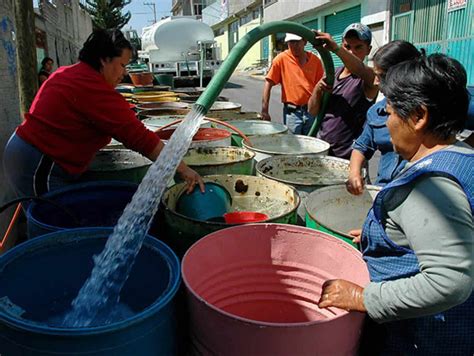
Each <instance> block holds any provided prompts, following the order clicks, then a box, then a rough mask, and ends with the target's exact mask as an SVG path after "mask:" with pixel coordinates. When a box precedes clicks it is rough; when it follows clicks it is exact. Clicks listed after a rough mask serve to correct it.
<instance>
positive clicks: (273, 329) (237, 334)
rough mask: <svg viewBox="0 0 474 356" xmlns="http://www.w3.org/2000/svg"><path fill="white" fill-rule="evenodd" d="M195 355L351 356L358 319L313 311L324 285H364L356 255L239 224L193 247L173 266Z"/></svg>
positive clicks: (318, 239) (325, 242)
mask: <svg viewBox="0 0 474 356" xmlns="http://www.w3.org/2000/svg"><path fill="white" fill-rule="evenodd" d="M181 270H182V276H183V281H184V283H185V286H186V289H187V292H188V293H187V299H188V305H189V315H190V319H191V322H190V325H191V335H192V344H193V347H194V349H195V350H196V354H200V355H210V354H212V355H226V356H240V355H273V356H280V355H281V356H286V355H298V356H305V355H308V356H313V355H355V354H356V353H357V349H358V343H359V337H360V334H361V331H362V325H363V322H364V318H365V315H364V314H363V313H358V312H347V311H345V310H342V309H338V308H327V309H320V308H319V307H318V300H319V298H320V296H321V287H322V285H323V283H324V282H325V281H327V280H329V279H338V278H341V279H346V280H349V281H351V282H353V283H356V284H358V285H360V286H363V287H365V286H366V285H367V284H368V283H369V274H368V271H367V266H366V264H365V262H364V260H363V259H362V255H361V253H360V252H359V251H357V250H356V249H355V248H353V247H351V246H349V245H348V244H347V243H345V242H343V241H341V240H339V239H337V238H335V237H333V236H330V235H328V234H325V233H322V232H320V231H315V230H311V229H308V228H304V227H300V226H293V225H285V224H246V225H239V226H234V227H230V228H227V229H224V230H219V231H217V232H214V233H212V234H209V235H207V236H205V237H204V238H202V239H200V240H199V241H197V242H196V243H195V244H194V245H193V246H191V248H190V249H189V250H188V251H187V252H186V254H185V256H184V258H183V261H182V264H181Z"/></svg>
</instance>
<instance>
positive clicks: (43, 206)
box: [26, 181, 157, 238]
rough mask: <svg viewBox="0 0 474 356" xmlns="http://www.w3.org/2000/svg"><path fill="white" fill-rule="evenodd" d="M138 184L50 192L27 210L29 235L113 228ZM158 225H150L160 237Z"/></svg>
mask: <svg viewBox="0 0 474 356" xmlns="http://www.w3.org/2000/svg"><path fill="white" fill-rule="evenodd" d="M137 187H138V185H137V184H135V183H129V182H120V181H110V182H108V181H103V182H89V183H80V184H75V185H71V186H69V187H66V188H63V189H58V190H55V191H52V192H49V193H47V194H45V195H43V196H42V198H45V199H48V200H51V201H53V202H55V203H56V204H58V205H60V206H61V207H63V208H64V209H61V208H60V207H58V205H52V204H49V203H47V202H44V201H33V202H32V203H31V204H30V205H29V206H28V210H27V212H26V218H27V229H28V238H33V237H36V236H40V235H44V234H48V233H50V232H54V231H59V230H63V229H72V228H79V227H113V226H115V225H116V223H117V221H118V219H119V218H120V216H121V215H122V213H123V210H124V209H125V206H126V205H127V204H128V203H129V202H130V200H132V196H133V194H135V191H136V190H137ZM156 231H157V224H154V225H153V226H152V227H151V228H150V234H151V235H153V236H156Z"/></svg>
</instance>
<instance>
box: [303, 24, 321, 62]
mask: <svg viewBox="0 0 474 356" xmlns="http://www.w3.org/2000/svg"><path fill="white" fill-rule="evenodd" d="M303 25H304V26H306V27H307V28H310V29H312V30H319V26H318V19H314V20H311V21H307V22H303ZM304 49H305V51H308V52H313V53H314V54H317V52H318V51H316V50H315V49H314V48H313V45H312V44H311V43H309V42H308V43H307V44H306V46H305V47H304Z"/></svg>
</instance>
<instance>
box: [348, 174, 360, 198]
mask: <svg viewBox="0 0 474 356" xmlns="http://www.w3.org/2000/svg"><path fill="white" fill-rule="evenodd" d="M346 189H347V191H348V192H349V193H351V194H354V195H361V194H362V192H363V191H364V179H363V178H362V176H361V175H360V173H350V174H349V178H348V179H347V181H346Z"/></svg>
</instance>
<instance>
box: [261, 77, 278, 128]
mask: <svg viewBox="0 0 474 356" xmlns="http://www.w3.org/2000/svg"><path fill="white" fill-rule="evenodd" d="M274 85H275V83H274V82H273V81H272V80H271V79H268V78H267V79H265V85H264V86H263V94H262V113H261V114H262V119H263V120H266V121H272V118H271V117H270V114H269V112H268V109H269V103H270V95H271V91H272V88H273V86H274Z"/></svg>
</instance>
